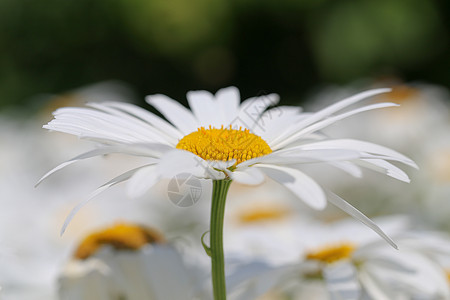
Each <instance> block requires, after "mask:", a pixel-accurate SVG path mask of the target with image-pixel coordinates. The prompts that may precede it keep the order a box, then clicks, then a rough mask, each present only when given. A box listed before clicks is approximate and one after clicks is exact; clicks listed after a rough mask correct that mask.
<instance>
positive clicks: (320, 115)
mask: <svg viewBox="0 0 450 300" xmlns="http://www.w3.org/2000/svg"><path fill="white" fill-rule="evenodd" d="M390 91H391V89H389V88H383V89H374V90H369V91H364V92H361V93H359V94H356V95H353V96H351V97H348V98H345V99H344V100H341V101H339V102H337V103H335V104H333V105H330V106H327V107H326V108H324V109H322V110H319V111H318V112H316V113H313V114H311V115H310V116H308V117H307V118H305V119H304V120H302V121H301V122H298V123H297V124H294V125H292V126H291V127H290V128H287V129H286V131H285V132H284V133H283V134H281V135H279V137H278V138H276V139H275V140H273V141H272V143H273V144H274V145H275V144H276V143H278V142H281V141H282V140H284V139H286V138H287V137H289V136H291V135H292V134H294V133H296V132H298V131H299V130H301V129H303V128H305V127H306V126H309V125H311V124H313V123H315V122H318V121H320V120H322V119H324V118H326V117H328V116H330V115H332V114H333V113H335V112H337V111H340V110H341V109H343V108H345V107H348V106H350V105H352V104H354V103H356V102H358V101H361V100H364V99H366V98H368V97H371V96H374V95H377V94H382V93H387V92H390Z"/></svg>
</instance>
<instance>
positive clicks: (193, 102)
mask: <svg viewBox="0 0 450 300" xmlns="http://www.w3.org/2000/svg"><path fill="white" fill-rule="evenodd" d="M187 99H188V103H189V107H190V108H191V110H192V112H193V113H194V115H195V117H196V118H197V121H198V123H199V125H200V126H205V127H208V126H209V125H211V126H212V127H216V128H220V126H221V125H224V124H223V119H222V118H221V117H222V115H221V112H220V111H219V110H218V108H219V107H218V106H217V105H216V103H215V99H214V96H213V95H212V94H211V93H210V92H208V91H189V92H188V93H187Z"/></svg>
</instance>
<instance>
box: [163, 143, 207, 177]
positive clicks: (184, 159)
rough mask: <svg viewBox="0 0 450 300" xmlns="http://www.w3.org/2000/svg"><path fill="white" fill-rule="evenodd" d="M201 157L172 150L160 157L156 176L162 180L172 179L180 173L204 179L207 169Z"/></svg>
mask: <svg viewBox="0 0 450 300" xmlns="http://www.w3.org/2000/svg"><path fill="white" fill-rule="evenodd" d="M205 162H206V161H205V160H204V159H202V158H201V157H199V156H197V155H195V154H193V153H191V152H188V151H184V150H179V149H173V150H171V151H169V152H167V153H166V154H165V155H163V156H162V157H161V160H160V162H159V163H158V169H157V172H158V174H160V175H161V177H162V178H169V179H170V178H172V177H174V176H175V175H178V174H181V173H189V174H192V175H194V176H196V177H204V176H205V172H206V169H207V168H208V167H209V166H208V164H207V163H205Z"/></svg>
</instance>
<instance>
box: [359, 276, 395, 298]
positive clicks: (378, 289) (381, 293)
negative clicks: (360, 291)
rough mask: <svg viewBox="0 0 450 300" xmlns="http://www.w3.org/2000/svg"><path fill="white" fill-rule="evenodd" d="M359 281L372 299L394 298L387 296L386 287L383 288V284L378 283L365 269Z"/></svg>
mask: <svg viewBox="0 0 450 300" xmlns="http://www.w3.org/2000/svg"><path fill="white" fill-rule="evenodd" d="M358 276H359V280H360V282H361V285H362V286H363V287H364V289H365V290H366V292H367V293H368V294H369V296H370V297H371V299H377V300H391V299H392V297H391V296H390V295H388V294H387V290H386V287H383V285H382V284H380V283H379V282H377V280H376V279H375V278H373V277H372V276H371V275H370V273H368V272H366V271H365V270H364V269H361V270H360V271H359V274H358Z"/></svg>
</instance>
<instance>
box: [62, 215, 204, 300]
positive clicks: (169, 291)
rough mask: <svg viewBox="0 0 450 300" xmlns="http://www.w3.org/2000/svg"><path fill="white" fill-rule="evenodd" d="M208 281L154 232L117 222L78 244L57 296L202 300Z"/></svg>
mask: <svg viewBox="0 0 450 300" xmlns="http://www.w3.org/2000/svg"><path fill="white" fill-rule="evenodd" d="M205 273H206V272H205ZM202 277H203V278H202ZM206 279H207V276H205V275H204V274H203V273H202V272H201V270H200V269H198V268H196V267H194V266H193V265H191V266H190V265H187V264H186V263H185V262H184V261H183V259H182V257H181V255H180V254H179V253H178V252H177V250H176V249H175V248H174V247H172V246H170V245H168V244H166V243H165V242H164V239H163V238H162V236H161V235H160V234H158V233H157V232H155V231H154V230H151V229H149V228H145V227H142V226H137V225H133V224H124V223H121V224H116V225H115V226H112V227H109V228H106V229H104V230H102V231H98V232H95V233H93V234H91V235H89V236H88V237H86V238H85V239H84V240H83V241H82V242H81V243H80V245H79V246H78V248H77V250H76V251H75V253H74V257H73V258H72V260H71V261H69V262H68V263H67V265H66V266H65V268H64V270H63V271H62V273H61V275H60V278H59V296H60V299H61V300H78V299H84V300H90V299H92V300H110V299H127V300H141V299H149V300H166V299H180V300H182V299H186V300H191V299H196V297H202V299H205V298H204V295H201V294H199V293H200V291H201V289H202V286H203V283H204V281H206Z"/></svg>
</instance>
